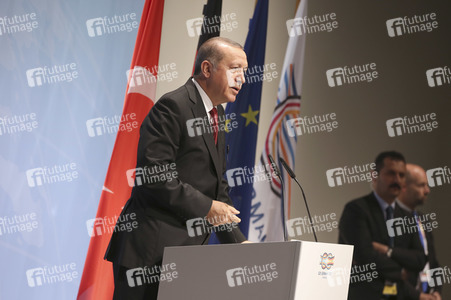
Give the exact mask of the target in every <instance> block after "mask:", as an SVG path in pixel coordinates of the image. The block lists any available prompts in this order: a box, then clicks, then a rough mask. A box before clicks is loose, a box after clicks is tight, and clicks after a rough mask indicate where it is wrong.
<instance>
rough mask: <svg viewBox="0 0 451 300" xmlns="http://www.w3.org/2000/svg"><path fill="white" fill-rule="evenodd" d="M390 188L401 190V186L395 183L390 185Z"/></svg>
mask: <svg viewBox="0 0 451 300" xmlns="http://www.w3.org/2000/svg"><path fill="white" fill-rule="evenodd" d="M389 187H391V188H392V187H393V188H394V187H395V188H398V189H400V188H401V187H400V186H399V184H397V183H393V184H390V186H389Z"/></svg>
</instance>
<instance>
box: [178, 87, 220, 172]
mask: <svg viewBox="0 0 451 300" xmlns="http://www.w3.org/2000/svg"><path fill="white" fill-rule="evenodd" d="M185 86H186V88H187V89H188V94H189V96H190V99H191V101H192V102H194V106H193V107H192V108H191V110H192V112H193V115H194V117H195V118H202V119H203V120H206V119H205V118H207V120H208V117H207V112H206V111H205V106H204V103H203V102H202V98H201V97H200V94H199V92H198V91H197V88H196V86H195V85H194V83H193V82H192V81H191V78H190V79H188V82H187V83H186V84H185ZM207 125H209V124H207ZM202 138H203V140H204V142H205V145H206V146H207V149H208V152H209V153H210V157H211V159H212V161H213V165H214V167H215V171H216V176H217V177H218V179H220V178H221V174H220V170H221V168H220V164H219V163H220V160H219V155H218V150H217V149H216V145H215V139H214V137H213V131H210V132H204V133H203V134H202ZM222 143H224V142H222ZM218 145H220V135H219V136H218Z"/></svg>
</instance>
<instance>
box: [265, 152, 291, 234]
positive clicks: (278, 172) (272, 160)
mask: <svg viewBox="0 0 451 300" xmlns="http://www.w3.org/2000/svg"><path fill="white" fill-rule="evenodd" d="M268 158H269V161H270V162H271V165H272V167H273V170H274V173H275V174H276V176H277V177H279V179H280V183H281V184H282V189H281V192H282V224H283V240H284V241H285V242H286V241H288V235H287V223H286V217H285V198H284V197H283V180H282V176H281V175H280V170H279V167H277V165H276V162H275V161H274V158H273V157H272V155H271V154H268Z"/></svg>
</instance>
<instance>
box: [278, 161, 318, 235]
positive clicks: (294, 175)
mask: <svg viewBox="0 0 451 300" xmlns="http://www.w3.org/2000/svg"><path fill="white" fill-rule="evenodd" d="M279 160H280V162H281V163H282V166H283V167H284V169H285V170H287V172H288V175H290V177H291V178H293V179H294V181H296V183H297V184H298V186H299V188H300V189H301V192H302V197H303V198H304V203H305V207H306V208H307V214H308V217H309V220H310V227H311V228H312V232H313V236H314V237H315V242H318V239H317V238H316V233H315V228H314V227H313V221H312V215H311V214H310V210H309V208H308V204H307V199H305V194H304V189H303V188H302V186H301V184H300V183H299V181H298V180H297V178H296V174H294V172H293V170H292V169H291V168H290V166H289V165H288V164H287V162H286V161H285V160H284V159H283V158H282V157H280V156H279Z"/></svg>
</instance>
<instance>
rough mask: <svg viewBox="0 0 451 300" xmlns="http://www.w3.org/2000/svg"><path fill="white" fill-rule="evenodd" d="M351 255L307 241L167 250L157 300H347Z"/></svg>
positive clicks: (349, 248)
mask: <svg viewBox="0 0 451 300" xmlns="http://www.w3.org/2000/svg"><path fill="white" fill-rule="evenodd" d="M352 254H353V246H349V245H338V244H328V243H315V242H306V241H290V242H267V243H252V244H225V245H205V246H184V247H167V248H165V250H164V256H163V263H162V269H161V271H162V272H161V275H160V287H159V292H158V300H176V299H215V300H222V299H224V300H226V299H227V300H230V299H268V300H275V299H277V300H291V299H296V300H312V299H314V300H322V299H324V300H330V299H334V300H341V299H342V300H346V299H347V296H348V288H349V279H350V270H351V262H352ZM165 272H166V273H165ZM166 275H169V276H166Z"/></svg>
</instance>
